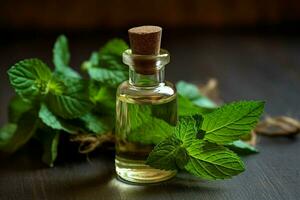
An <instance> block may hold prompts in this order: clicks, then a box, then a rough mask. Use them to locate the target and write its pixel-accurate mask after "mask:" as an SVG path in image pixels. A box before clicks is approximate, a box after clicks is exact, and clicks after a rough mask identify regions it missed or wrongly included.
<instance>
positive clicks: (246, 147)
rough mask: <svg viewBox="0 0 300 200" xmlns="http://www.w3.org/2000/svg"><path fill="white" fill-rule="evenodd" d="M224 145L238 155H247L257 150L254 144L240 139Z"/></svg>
mask: <svg viewBox="0 0 300 200" xmlns="http://www.w3.org/2000/svg"><path fill="white" fill-rule="evenodd" d="M226 147H227V148H229V149H230V150H232V151H234V152H235V153H237V154H239V155H249V154H253V153H258V150H257V149H256V148H255V147H254V146H251V145H250V144H248V143H246V142H244V141H242V140H237V141H234V142H232V143H230V144H228V145H226Z"/></svg>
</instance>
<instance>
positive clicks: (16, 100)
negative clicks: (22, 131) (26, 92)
mask: <svg viewBox="0 0 300 200" xmlns="http://www.w3.org/2000/svg"><path fill="white" fill-rule="evenodd" d="M31 108H33V105H32V103H31V102H29V101H25V100H23V99H22V98H21V97H19V96H14V97H13V98H12V99H11V100H10V102H9V105H8V119H9V122H11V123H17V122H18V121H19V119H20V117H21V116H22V114H23V113H25V112H27V111H29V110H30V109H31Z"/></svg>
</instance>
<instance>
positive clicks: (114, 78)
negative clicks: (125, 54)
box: [88, 61, 128, 86]
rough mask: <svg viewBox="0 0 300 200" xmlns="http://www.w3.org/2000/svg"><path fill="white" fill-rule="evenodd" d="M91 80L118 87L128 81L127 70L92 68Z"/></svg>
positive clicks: (89, 71)
mask: <svg viewBox="0 0 300 200" xmlns="http://www.w3.org/2000/svg"><path fill="white" fill-rule="evenodd" d="M107 62H108V61H107ZM111 64H112V63H111ZM88 73H89V76H90V77H91V79H93V80H96V81H99V82H101V83H104V84H107V85H110V86H117V85H118V84H120V83H121V82H123V81H125V80H126V79H128V72H127V70H126V71H125V70H122V69H113V68H95V67H93V68H90V69H89V70H88Z"/></svg>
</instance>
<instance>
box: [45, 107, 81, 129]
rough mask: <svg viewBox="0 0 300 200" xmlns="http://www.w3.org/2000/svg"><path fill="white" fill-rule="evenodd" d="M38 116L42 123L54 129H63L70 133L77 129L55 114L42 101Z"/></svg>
mask: <svg viewBox="0 0 300 200" xmlns="http://www.w3.org/2000/svg"><path fill="white" fill-rule="evenodd" d="M39 118H40V119H41V120H42V122H43V123H44V124H46V125H47V126H49V127H51V128H53V129H54V130H63V131H66V132H68V133H71V134H76V133H78V131H79V128H77V127H75V126H73V125H71V124H69V123H67V122H66V120H64V119H61V118H60V117H58V116H55V115H54V114H53V113H52V112H51V111H50V110H49V109H48V107H47V106H46V105H45V104H43V103H42V104H41V108H40V111H39Z"/></svg>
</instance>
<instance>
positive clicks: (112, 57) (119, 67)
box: [82, 39, 128, 87]
mask: <svg viewBox="0 0 300 200" xmlns="http://www.w3.org/2000/svg"><path fill="white" fill-rule="evenodd" d="M126 49H128V45H127V44H126V43H125V42H124V41H123V40H120V39H113V40H111V41H109V42H108V43H106V44H105V45H104V47H103V48H102V49H101V50H100V51H99V52H94V53H92V55H91V58H90V60H88V61H85V62H84V63H83V65H82V68H83V69H84V70H87V72H88V74H89V76H90V77H91V79H92V80H96V81H98V82H101V83H102V84H105V85H109V86H113V87H116V86H117V85H119V84H120V83H121V82H123V81H124V80H126V79H128V67H127V66H126V65H125V64H123V62H122V53H123V52H124V51H125V50H126Z"/></svg>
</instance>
